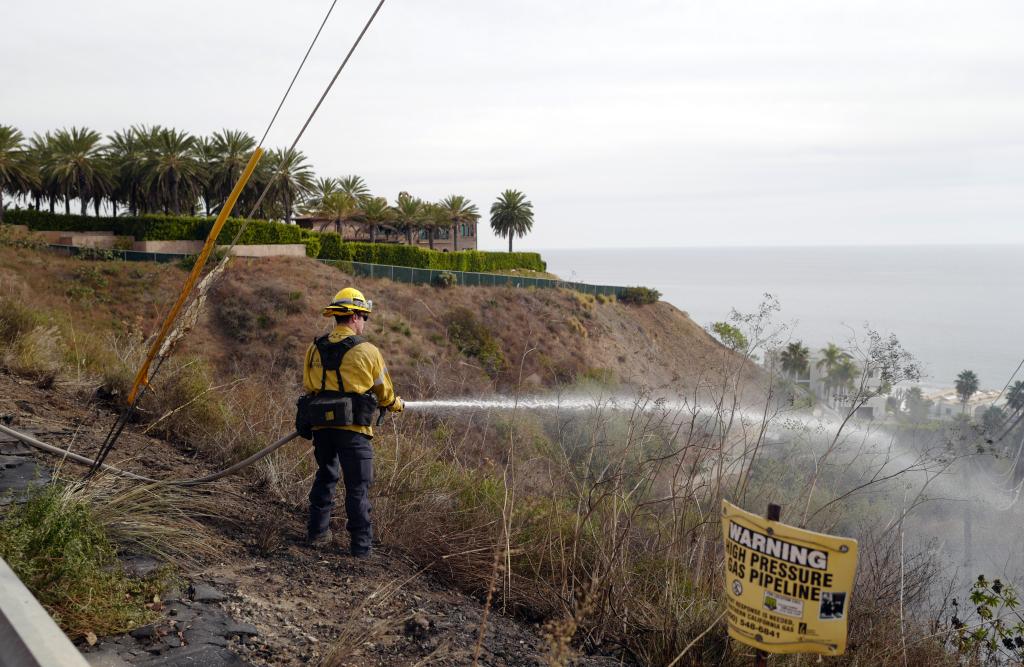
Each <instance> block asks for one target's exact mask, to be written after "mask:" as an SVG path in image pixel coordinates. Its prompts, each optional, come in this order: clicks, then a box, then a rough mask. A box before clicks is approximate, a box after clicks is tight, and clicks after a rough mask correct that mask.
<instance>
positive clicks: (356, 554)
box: [352, 549, 373, 560]
mask: <svg viewBox="0 0 1024 667" xmlns="http://www.w3.org/2000/svg"><path fill="white" fill-rule="evenodd" d="M372 555H373V549H367V550H366V551H353V552H352V557H353V558H358V559H359V560H365V559H367V558H369V557H370V556H372Z"/></svg>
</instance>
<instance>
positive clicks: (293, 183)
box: [267, 148, 313, 224]
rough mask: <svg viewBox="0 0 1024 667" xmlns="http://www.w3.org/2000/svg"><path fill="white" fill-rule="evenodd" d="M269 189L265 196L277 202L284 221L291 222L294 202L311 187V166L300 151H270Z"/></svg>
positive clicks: (289, 149)
mask: <svg viewBox="0 0 1024 667" xmlns="http://www.w3.org/2000/svg"><path fill="white" fill-rule="evenodd" d="M268 157H269V158H270V159H269V160H268V162H269V177H270V178H269V182H268V185H269V190H268V192H267V197H268V198H269V199H270V201H272V202H275V203H277V204H278V205H279V206H280V207H281V211H282V212H283V213H284V221H285V222H286V223H287V224H291V222H292V211H293V210H294V209H295V206H296V204H299V203H301V202H302V199H303V197H304V196H305V195H306V193H307V192H309V190H310V188H312V187H313V168H312V167H311V166H309V164H308V163H307V162H306V156H305V155H303V153H302V151H299V150H295V149H294V148H286V149H278V150H274V151H271V152H270V155H269V156H268Z"/></svg>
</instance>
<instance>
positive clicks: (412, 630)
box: [405, 614, 430, 639]
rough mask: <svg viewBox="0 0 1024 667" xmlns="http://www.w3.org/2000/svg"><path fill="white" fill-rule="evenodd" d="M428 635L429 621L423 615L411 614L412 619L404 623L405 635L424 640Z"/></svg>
mask: <svg viewBox="0 0 1024 667" xmlns="http://www.w3.org/2000/svg"><path fill="white" fill-rule="evenodd" d="M429 633H430V619H429V618H427V617H426V615H425V614H413V616H412V618H410V619H409V620H408V621H406V622H405V634H407V635H410V636H412V637H415V638H416V639H424V638H426V636H427V635H428V634H429Z"/></svg>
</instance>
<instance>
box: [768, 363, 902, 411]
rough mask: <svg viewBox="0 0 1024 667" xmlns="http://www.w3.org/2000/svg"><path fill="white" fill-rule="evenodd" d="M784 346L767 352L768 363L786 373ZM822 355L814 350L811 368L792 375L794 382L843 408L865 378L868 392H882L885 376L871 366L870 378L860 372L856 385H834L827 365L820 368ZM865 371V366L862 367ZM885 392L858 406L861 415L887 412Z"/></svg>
mask: <svg viewBox="0 0 1024 667" xmlns="http://www.w3.org/2000/svg"><path fill="white" fill-rule="evenodd" d="M781 354H782V350H781V349H780V350H770V351H769V352H768V353H767V354H765V360H764V366H765V368H768V369H770V370H771V369H774V371H775V372H776V373H779V374H781V373H782V360H781V359H780V355H781ZM821 359H822V355H821V353H820V352H812V353H811V355H810V359H809V361H808V367H807V371H806V372H805V373H803V374H802V375H800V376H798V377H795V378H792V380H793V383H794V384H796V385H797V386H798V387H802V388H804V389H805V390H807V391H808V392H810V393H811V394H813V395H814V397H815V398H816V399H818V400H819V401H821V402H822V403H824V404H825V405H827V406H829V407H830V408H834V409H836V410H839V411H841V412H842V411H844V410H846V409H848V408H849V407H850V406H851V405H852V402H853V401H854V400H855V399H856V396H857V392H858V390H859V389H860V387H861V382H863V383H864V389H863V391H864V392H865V393H870V394H874V393H877V392H878V389H879V388H880V387H881V385H882V381H881V378H879V376H878V371H876V370H874V369H871V370H869V371H868V376H867V377H866V378H863V377H861V376H860V375H858V376H857V377H856V378H854V380H853V388H852V389H851V388H850V387H833V386H830V385H829V384H828V382H827V377H826V373H825V369H824V368H821V369H819V368H818V362H819V361H821ZM861 370H862V372H863V369H861ZM885 400H886V397H885V396H881V395H879V396H872V397H871V398H869V399H868V400H867V402H865V403H864V405H861V406H860V407H858V408H857V412H856V413H855V414H854V416H855V417H857V418H859V419H879V418H882V417H884V416H885Z"/></svg>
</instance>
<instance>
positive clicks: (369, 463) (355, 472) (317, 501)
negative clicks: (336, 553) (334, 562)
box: [308, 428, 373, 554]
mask: <svg viewBox="0 0 1024 667" xmlns="http://www.w3.org/2000/svg"><path fill="white" fill-rule="evenodd" d="M313 452H314V455H315V456H316V462H317V465H318V466H319V469H318V470H317V471H316V478H315V479H314V480H313V488H312V489H311V490H310V492H309V526H308V531H309V535H310V537H315V536H317V535H320V534H322V533H324V532H325V531H326V530H327V528H328V527H329V525H330V522H331V509H332V508H333V507H334V487H335V486H336V485H337V484H338V479H339V477H343V478H344V480H345V513H346V514H347V515H348V526H347V527H348V532H349V535H350V536H351V538H352V539H351V551H352V553H353V554H360V553H366V552H367V551H369V550H370V540H371V539H372V538H373V525H372V523H371V521H370V511H371V507H370V485H371V484H373V445H372V444H370V439H369V438H368V437H366V436H365V435H363V434H362V433H355V432H353V431H345V430H342V429H335V428H325V429H320V430H318V431H314V432H313Z"/></svg>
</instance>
